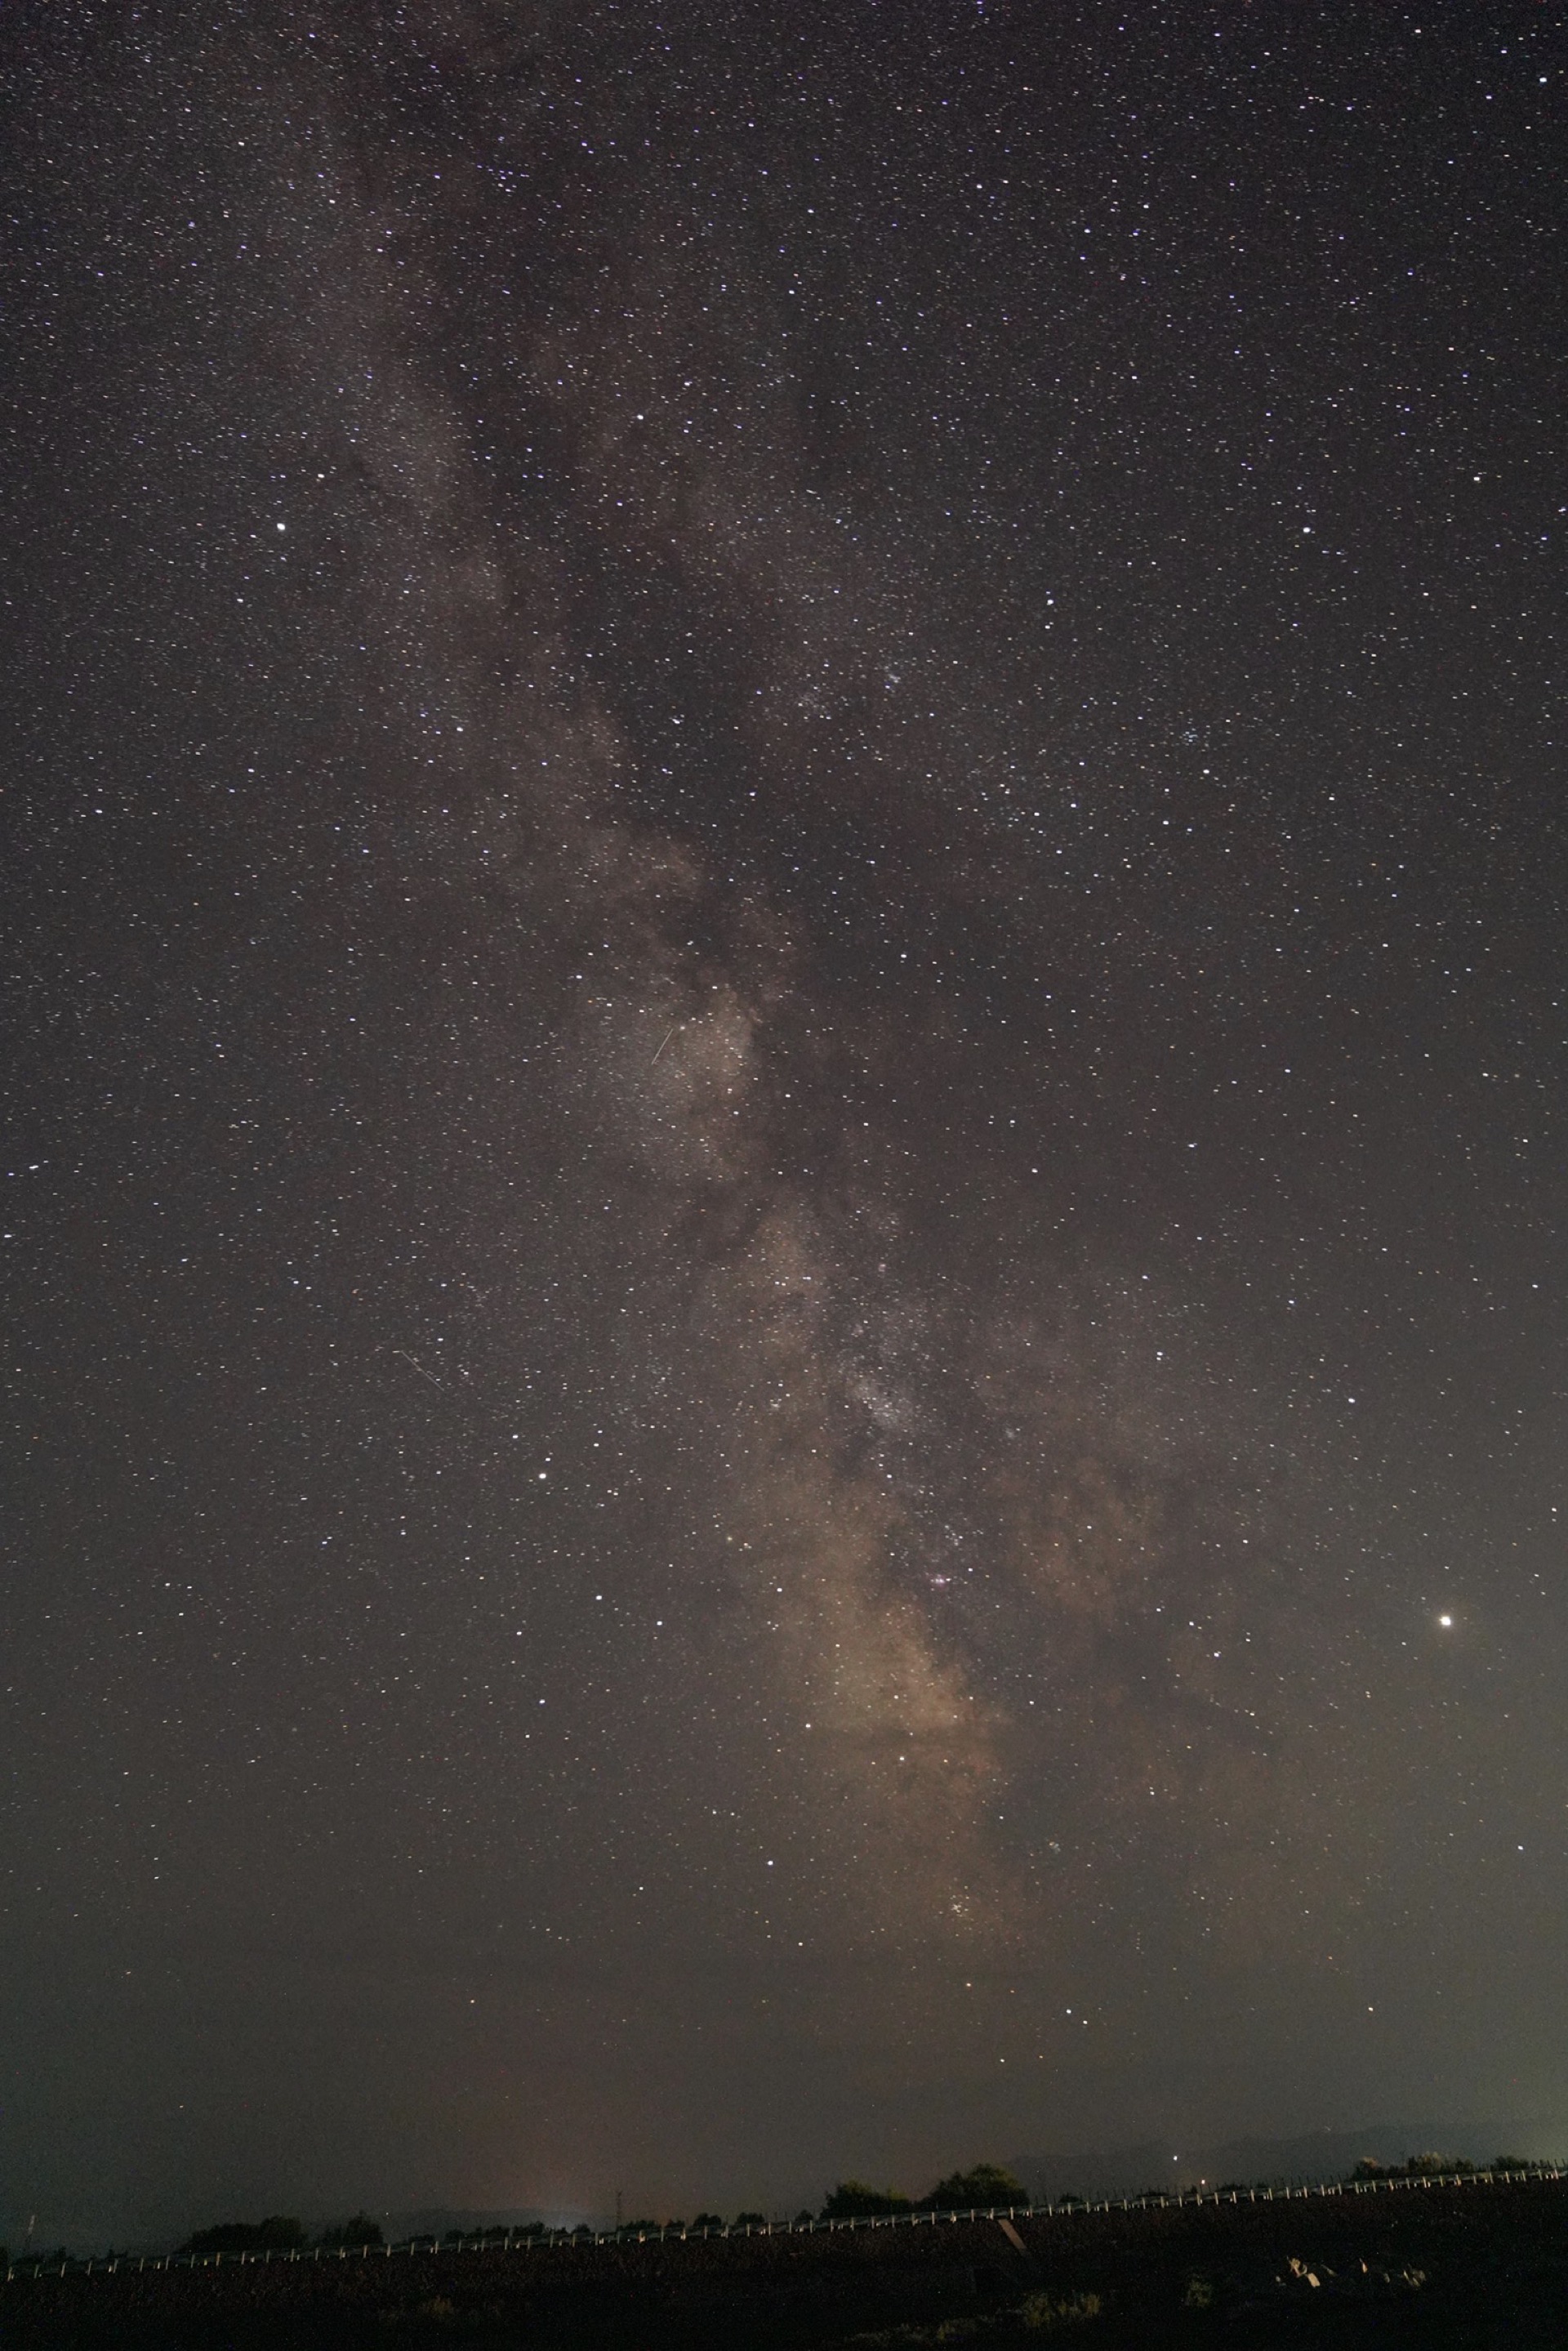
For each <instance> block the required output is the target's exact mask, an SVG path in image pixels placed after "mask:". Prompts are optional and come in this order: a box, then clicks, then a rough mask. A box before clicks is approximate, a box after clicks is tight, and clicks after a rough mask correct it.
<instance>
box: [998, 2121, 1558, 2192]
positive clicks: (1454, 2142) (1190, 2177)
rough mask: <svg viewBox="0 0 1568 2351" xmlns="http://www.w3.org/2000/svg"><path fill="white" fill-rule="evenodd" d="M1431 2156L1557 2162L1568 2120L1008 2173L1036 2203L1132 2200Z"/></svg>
mask: <svg viewBox="0 0 1568 2351" xmlns="http://www.w3.org/2000/svg"><path fill="white" fill-rule="evenodd" d="M1428 2149H1435V2150H1437V2151H1438V2152H1440V2153H1442V2154H1444V2155H1458V2156H1464V2157H1466V2158H1468V2159H1469V2161H1470V2162H1472V2163H1475V2164H1478V2165H1480V2164H1486V2163H1489V2162H1490V2159H1491V2158H1492V2157H1493V2156H1494V2155H1522V2156H1530V2157H1547V2158H1551V2157H1556V2156H1559V2155H1561V2154H1563V2153H1564V2152H1565V2151H1568V2120H1564V2121H1562V2122H1557V2121H1552V2120H1544V2121H1543V2120H1541V2119H1537V2120H1535V2121H1532V2122H1518V2121H1515V2122H1512V2123H1501V2124H1482V2125H1479V2126H1478V2125H1467V2126H1463V2127H1462V2128H1461V2127H1459V2126H1455V2125H1454V2124H1452V2123H1447V2124H1444V2123H1434V2122H1430V2121H1427V2122H1414V2123H1373V2124H1370V2125H1368V2126H1367V2127H1366V2128H1365V2129H1363V2130H1348V2131H1345V2130H1321V2131H1309V2132H1303V2133H1302V2134H1301V2135H1300V2136H1298V2137H1293V2138H1232V2139H1225V2140H1222V2141H1220V2143H1219V2144H1218V2145H1214V2146H1208V2147H1182V2148H1177V2147H1172V2146H1171V2145H1170V2143H1169V2141H1168V2140H1167V2141H1164V2142H1161V2141H1159V2140H1158V2139H1144V2140H1139V2141H1137V2142H1136V2143H1135V2144H1133V2145H1131V2146H1128V2147H1099V2148H1095V2149H1092V2150H1086V2151H1080V2152H1079V2153H1077V2154H1070V2155H1043V2154H1032V2155H1016V2156H1014V2157H1012V2161H1011V2168H1012V2170H1014V2171H1015V2172H1016V2173H1017V2174H1018V2177H1019V2178H1020V2179H1022V2180H1024V2181H1025V2182H1026V2183H1027V2185H1028V2187H1029V2188H1030V2189H1031V2191H1032V2192H1033V2194H1034V2195H1035V2196H1036V2197H1038V2198H1048V2197H1056V2196H1064V2195H1068V2194H1075V2195H1079V2196H1088V2197H1091V2198H1093V2197H1099V2196H1136V2195H1137V2194H1139V2193H1140V2191H1141V2190H1142V2189H1146V2188H1171V2189H1176V2188H1194V2187H1196V2186H1198V2185H1199V2182H1200V2181H1201V2182H1204V2183H1206V2184H1207V2185H1208V2186H1209V2187H1210V2188H1215V2187H1218V2186H1219V2185H1220V2182H1221V2181H1223V2180H1246V2181H1247V2182H1248V2183H1249V2184H1251V2183H1252V2182H1255V2181H1257V2180H1261V2179H1266V2180H1279V2179H1286V2180H1296V2179H1301V2180H1316V2179H1343V2178H1344V2177H1345V2174H1346V2173H1347V2172H1349V2171H1350V2170H1351V2169H1352V2168H1354V2167H1355V2164H1356V2162H1357V2161H1358V2160H1359V2159H1360V2158H1361V2157H1362V2156H1371V2157H1372V2158H1374V2159H1375V2160H1376V2162H1378V2163H1387V2164H1392V2163H1402V2162H1404V2160H1405V2158H1406V2157H1407V2156H1410V2155H1418V2154H1423V2153H1425V2152H1427V2151H1428Z"/></svg>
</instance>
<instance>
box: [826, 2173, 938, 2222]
mask: <svg viewBox="0 0 1568 2351" xmlns="http://www.w3.org/2000/svg"><path fill="white" fill-rule="evenodd" d="M914 2209H915V2208H914V2206H913V2204H912V2203H911V2202H910V2200H909V2197H907V2196H900V2195H899V2194H898V2189H894V2188H871V2187H868V2186H867V2183H866V2181H865V2180H864V2179H841V2180H840V2181H839V2183H838V2185H837V2187H836V2188H834V2189H829V2191H828V2196H827V2200H826V2203H825V2204H824V2205H823V2208H822V2216H821V2217H822V2218H823V2220H880V2219H882V2218H883V2217H884V2216H885V2215H887V2214H889V2213H893V2212H912V2211H913V2210H914Z"/></svg>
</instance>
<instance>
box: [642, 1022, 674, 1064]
mask: <svg viewBox="0 0 1568 2351" xmlns="http://www.w3.org/2000/svg"><path fill="white" fill-rule="evenodd" d="M679 1028H680V1021H679V1020H672V1021H671V1022H670V1026H669V1028H668V1029H666V1030H665V1032H664V1043H663V1044H661V1045H660V1046H659V1053H662V1052H663V1050H664V1046H665V1045H668V1044H669V1042H670V1039H671V1037H673V1036H674V1034H675V1031H676V1030H677V1029H679ZM659 1053H655V1055H654V1057H653V1061H658V1059H659ZM653 1061H649V1065H648V1066H649V1069H650V1070H651V1069H652V1067H653Z"/></svg>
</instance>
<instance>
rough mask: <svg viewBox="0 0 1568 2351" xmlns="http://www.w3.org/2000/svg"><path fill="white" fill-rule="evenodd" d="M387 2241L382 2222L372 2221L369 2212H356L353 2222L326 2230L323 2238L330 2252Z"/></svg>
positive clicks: (346, 2221) (340, 2222) (341, 2223)
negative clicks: (341, 2247)
mask: <svg viewBox="0 0 1568 2351" xmlns="http://www.w3.org/2000/svg"><path fill="white" fill-rule="evenodd" d="M385 2241H386V2240H385V2239H384V2238H383V2236H382V2234H381V2226H380V2222H379V2220H371V2218H370V2215H369V2212H356V2213H355V2215H354V2217H353V2219H352V2220H342V2221H339V2223H338V2224H337V2227H336V2228H335V2229H327V2230H324V2231H323V2232H322V2238H321V2242H322V2244H323V2246H324V2247H325V2248H326V2250H327V2252H336V2251H337V2248H338V2247H339V2246H348V2245H379V2244H384V2243H385Z"/></svg>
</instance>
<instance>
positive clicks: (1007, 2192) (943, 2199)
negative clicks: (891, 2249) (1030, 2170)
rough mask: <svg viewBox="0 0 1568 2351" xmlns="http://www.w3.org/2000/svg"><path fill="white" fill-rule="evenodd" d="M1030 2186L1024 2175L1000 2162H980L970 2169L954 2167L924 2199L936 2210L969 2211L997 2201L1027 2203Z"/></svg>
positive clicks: (924, 2202) (926, 2204) (921, 2200)
mask: <svg viewBox="0 0 1568 2351" xmlns="http://www.w3.org/2000/svg"><path fill="white" fill-rule="evenodd" d="M1028 2201H1029V2190H1028V2189H1027V2188H1025V2186H1024V2185H1023V2180H1022V2179H1017V2178H1015V2177H1014V2175H1013V2174H1012V2172H1011V2171H1005V2170H1003V2168H1002V2165H1001V2164H1000V2163H977V2164H976V2165H975V2166H974V2167H973V2168H972V2169H971V2170H969V2171H950V2172H949V2174H948V2176H947V2178H946V2179H939V2180H938V2182H937V2184H936V2186H935V2187H934V2188H933V2189H932V2190H931V2192H930V2194H929V2196H922V2197H921V2199H920V2202H921V2203H922V2204H923V2205H925V2206H926V2207H927V2208H928V2209H929V2210H931V2211H933V2212H967V2211H971V2210H975V2209H977V2208H978V2209H981V2210H983V2209H985V2208H987V2207H989V2206H991V2205H994V2204H1027V2203H1028Z"/></svg>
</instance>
